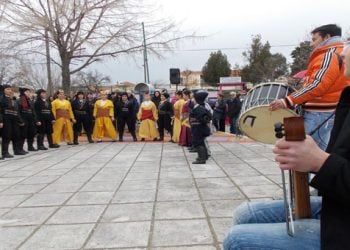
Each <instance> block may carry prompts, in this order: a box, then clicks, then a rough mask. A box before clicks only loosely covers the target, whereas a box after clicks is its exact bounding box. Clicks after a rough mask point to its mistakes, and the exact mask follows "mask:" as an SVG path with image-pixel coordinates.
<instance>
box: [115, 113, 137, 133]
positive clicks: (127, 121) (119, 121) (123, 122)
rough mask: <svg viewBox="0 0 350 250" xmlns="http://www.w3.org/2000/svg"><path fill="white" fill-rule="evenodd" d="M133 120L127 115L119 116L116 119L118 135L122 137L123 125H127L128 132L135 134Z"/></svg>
mask: <svg viewBox="0 0 350 250" xmlns="http://www.w3.org/2000/svg"><path fill="white" fill-rule="evenodd" d="M135 123H136V122H135V120H134V119H132V118H129V117H119V118H118V119H117V128H118V133H119V137H121V138H123V135H124V129H125V125H127V126H128V130H129V132H130V133H131V134H132V135H134V134H135V129H136V128H135Z"/></svg>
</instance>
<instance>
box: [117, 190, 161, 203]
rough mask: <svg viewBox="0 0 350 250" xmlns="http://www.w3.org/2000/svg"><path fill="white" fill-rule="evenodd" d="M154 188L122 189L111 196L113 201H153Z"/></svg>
mask: <svg viewBox="0 0 350 250" xmlns="http://www.w3.org/2000/svg"><path fill="white" fill-rule="evenodd" d="M155 195H156V190H154V189H146V190H122V191H118V192H117V194H116V196H115V197H114V198H113V200H112V202H113V203H135V202H153V201H154V200H155Z"/></svg>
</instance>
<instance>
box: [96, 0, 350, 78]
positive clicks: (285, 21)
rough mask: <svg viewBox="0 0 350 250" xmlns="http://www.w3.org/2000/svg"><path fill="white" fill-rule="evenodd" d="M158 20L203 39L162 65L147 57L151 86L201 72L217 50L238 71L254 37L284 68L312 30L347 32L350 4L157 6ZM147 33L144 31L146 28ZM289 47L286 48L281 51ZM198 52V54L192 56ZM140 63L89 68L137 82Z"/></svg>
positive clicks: (171, 1) (184, 2)
mask: <svg viewBox="0 0 350 250" xmlns="http://www.w3.org/2000/svg"><path fill="white" fill-rule="evenodd" d="M159 2H160V3H161V5H162V8H161V9H160V11H159V15H160V16H162V17H168V16H169V17H171V18H173V19H174V20H176V21H182V27H183V29H186V30H194V31H196V33H197V34H198V35H208V37H207V38H205V39H203V40H199V41H196V42H195V43H194V42H192V41H188V42H184V43H182V44H181V45H180V46H179V48H178V49H176V50H175V51H174V52H173V53H169V54H166V55H165V58H164V59H159V58H156V57H152V56H150V57H149V71H150V80H151V82H152V81H153V82H164V83H166V82H168V81H169V80H168V79H169V68H180V69H181V70H185V69H190V70H201V68H202V67H203V65H204V64H205V63H206V61H207V59H208V57H209V54H210V53H211V52H214V51H216V50H217V49H222V51H223V53H225V54H226V55H227V57H228V60H229V62H230V63H231V65H232V66H233V65H235V64H236V63H238V64H239V65H241V66H242V65H244V63H245V62H244V60H243V57H242V52H243V51H245V50H246V49H245V48H246V47H249V45H250V43H251V36H252V35H255V34H260V35H261V36H262V39H263V41H264V42H265V41H267V40H268V41H269V42H270V44H271V45H272V46H276V47H273V48H272V49H271V50H272V52H274V53H276V52H279V53H282V54H284V55H285V56H286V57H287V59H288V60H289V62H290V52H291V51H292V50H293V48H294V47H295V45H298V44H299V43H300V42H301V41H303V40H305V39H306V38H307V37H308V33H309V32H310V31H311V30H312V29H313V28H315V27H317V26H320V25H323V24H328V23H336V24H338V25H340V26H341V27H342V28H343V34H349V33H350V32H349V31H350V18H349V16H350V1H345V0H328V1H327V0H318V1H311V0H282V1H277V0H264V1H261V0H243V1H236V0H215V1H211V0H209V1H194V0H192V1H191V0H162V1H159ZM146 28H147V27H146ZM285 45H291V46H285ZM195 50H199V51H195ZM142 65H143V59H142V57H136V58H127V57H123V58H119V59H118V60H115V61H111V60H106V61H104V62H103V63H100V64H98V65H95V66H94V68H97V69H98V70H99V71H100V72H102V73H103V74H106V75H109V76H110V77H111V79H112V81H114V82H116V81H119V82H122V81H131V82H135V83H138V82H143V68H142Z"/></svg>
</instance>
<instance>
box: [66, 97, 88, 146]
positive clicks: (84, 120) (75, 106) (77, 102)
mask: <svg viewBox="0 0 350 250" xmlns="http://www.w3.org/2000/svg"><path fill="white" fill-rule="evenodd" d="M71 105H72V110H73V114H74V117H75V120H76V121H77V122H76V123H74V125H73V132H74V136H73V138H74V139H73V143H74V144H75V145H78V144H79V142H78V137H79V134H80V133H81V131H82V129H83V127H84V131H85V133H86V136H87V138H88V141H89V143H93V142H94V141H93V140H92V137H91V134H92V117H93V116H92V112H91V107H90V105H89V101H88V100H87V99H86V98H85V95H84V93H83V92H82V91H78V92H77V94H76V97H75V99H74V100H73V101H72V102H71Z"/></svg>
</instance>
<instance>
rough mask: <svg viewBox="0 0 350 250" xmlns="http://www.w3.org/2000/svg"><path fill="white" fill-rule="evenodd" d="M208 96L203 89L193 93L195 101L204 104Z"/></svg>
mask: <svg viewBox="0 0 350 250" xmlns="http://www.w3.org/2000/svg"><path fill="white" fill-rule="evenodd" d="M207 97H208V92H206V91H204V90H198V91H197V92H196V93H195V94H194V99H195V100H196V103H198V104H204V101H205V99H206V98H207Z"/></svg>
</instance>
